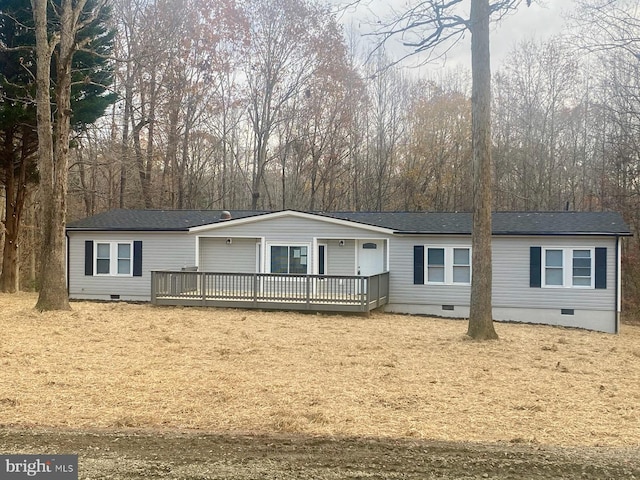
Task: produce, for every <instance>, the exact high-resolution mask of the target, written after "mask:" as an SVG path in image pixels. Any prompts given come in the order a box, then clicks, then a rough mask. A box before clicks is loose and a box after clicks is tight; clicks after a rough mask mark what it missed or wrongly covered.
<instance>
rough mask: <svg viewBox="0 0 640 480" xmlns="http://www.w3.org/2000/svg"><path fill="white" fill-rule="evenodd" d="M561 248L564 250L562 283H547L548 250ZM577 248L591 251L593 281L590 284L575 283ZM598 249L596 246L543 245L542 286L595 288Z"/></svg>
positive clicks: (560, 249) (591, 277) (591, 276)
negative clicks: (574, 263)
mask: <svg viewBox="0 0 640 480" xmlns="http://www.w3.org/2000/svg"><path fill="white" fill-rule="evenodd" d="M549 250H559V251H561V252H562V285H548V284H547V251H549ZM576 250H586V251H589V252H590V257H589V258H590V259H591V275H590V279H591V282H590V284H589V285H574V284H573V252H574V251H576ZM595 255H596V249H595V247H542V261H541V262H540V263H541V269H542V287H543V288H577V289H582V290H592V289H595V288H596V286H595V282H596V260H595Z"/></svg>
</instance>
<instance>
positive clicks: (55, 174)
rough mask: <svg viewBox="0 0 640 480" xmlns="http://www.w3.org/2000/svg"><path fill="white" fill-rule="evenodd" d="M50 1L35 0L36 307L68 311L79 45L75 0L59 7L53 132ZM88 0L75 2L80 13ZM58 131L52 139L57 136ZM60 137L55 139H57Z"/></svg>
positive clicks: (65, 1)
mask: <svg viewBox="0 0 640 480" xmlns="http://www.w3.org/2000/svg"><path fill="white" fill-rule="evenodd" d="M47 3H48V2H47V0H32V6H33V14H34V20H35V24H36V52H37V76H36V79H37V80H36V86H37V119H38V166H39V169H40V195H41V197H40V206H41V217H40V218H41V222H42V223H41V227H42V250H41V255H40V272H39V276H40V281H39V283H40V294H39V296H38V302H37V304H36V308H37V309H38V310H40V311H43V310H69V309H70V307H69V296H68V292H67V285H66V275H65V273H66V272H65V270H66V268H65V267H66V263H65V260H66V242H65V226H66V197H67V172H68V163H69V158H68V155H69V132H70V117H71V60H72V57H73V51H74V43H75V21H74V15H73V13H74V12H73V6H72V2H71V0H63V2H62V7H61V9H60V32H59V51H58V57H57V59H56V66H57V69H56V70H57V71H56V74H57V81H56V85H55V92H54V93H55V95H56V122H55V130H53V132H52V125H51V123H52V122H51V98H50V95H49V84H50V76H51V75H50V73H51V71H50V65H51V56H52V53H53V49H54V47H55V42H56V40H57V39H56V38H55V36H54V37H53V38H52V40H51V42H52V44H50V43H49V39H48V36H47ZM84 4H85V1H83V0H80V1H79V2H77V3H76V8H78V9H79V10H81V9H82V8H83V7H84ZM52 133H53V135H52ZM54 138H55V141H54Z"/></svg>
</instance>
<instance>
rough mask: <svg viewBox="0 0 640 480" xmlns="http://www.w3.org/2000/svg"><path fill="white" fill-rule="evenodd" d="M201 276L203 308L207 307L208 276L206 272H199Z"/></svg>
mask: <svg viewBox="0 0 640 480" xmlns="http://www.w3.org/2000/svg"><path fill="white" fill-rule="evenodd" d="M197 273H198V275H200V292H201V293H202V306H203V307H205V306H206V305H207V276H206V275H205V274H204V272H197Z"/></svg>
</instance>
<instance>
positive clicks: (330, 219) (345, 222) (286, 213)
mask: <svg viewBox="0 0 640 480" xmlns="http://www.w3.org/2000/svg"><path fill="white" fill-rule="evenodd" d="M283 217H294V218H304V219H312V220H316V221H321V222H325V223H332V224H337V225H342V226H348V227H351V228H354V227H355V228H360V229H362V230H368V231H375V232H380V233H386V234H392V233H393V229H391V228H386V227H382V226H379V225H374V224H367V223H361V222H357V221H352V220H349V219H344V218H337V217H334V216H332V215H323V214H317V213H307V212H299V211H297V210H281V211H278V212H273V213H265V214H263V215H260V216H251V217H244V218H232V219H230V220H226V221H225V222H217V223H215V224H212V225H202V226H197V227H193V228H190V229H189V231H190V232H192V233H200V232H205V231H211V230H217V229H221V228H225V227H226V226H228V225H242V224H247V223H254V222H263V221H265V220H271V219H275V218H283Z"/></svg>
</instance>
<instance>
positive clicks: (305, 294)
mask: <svg viewBox="0 0 640 480" xmlns="http://www.w3.org/2000/svg"><path fill="white" fill-rule="evenodd" d="M388 298H389V273H388V272H385V273H381V274H379V275H373V276H369V277H365V276H337V275H281V274H271V273H214V272H197V271H154V272H151V302H152V303H153V304H155V305H184V306H205V307H209V306H210V307H232V308H256V309H276V310H308V311H332V312H369V311H371V310H373V309H375V308H379V307H381V306H383V305H386V304H387V303H388Z"/></svg>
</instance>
